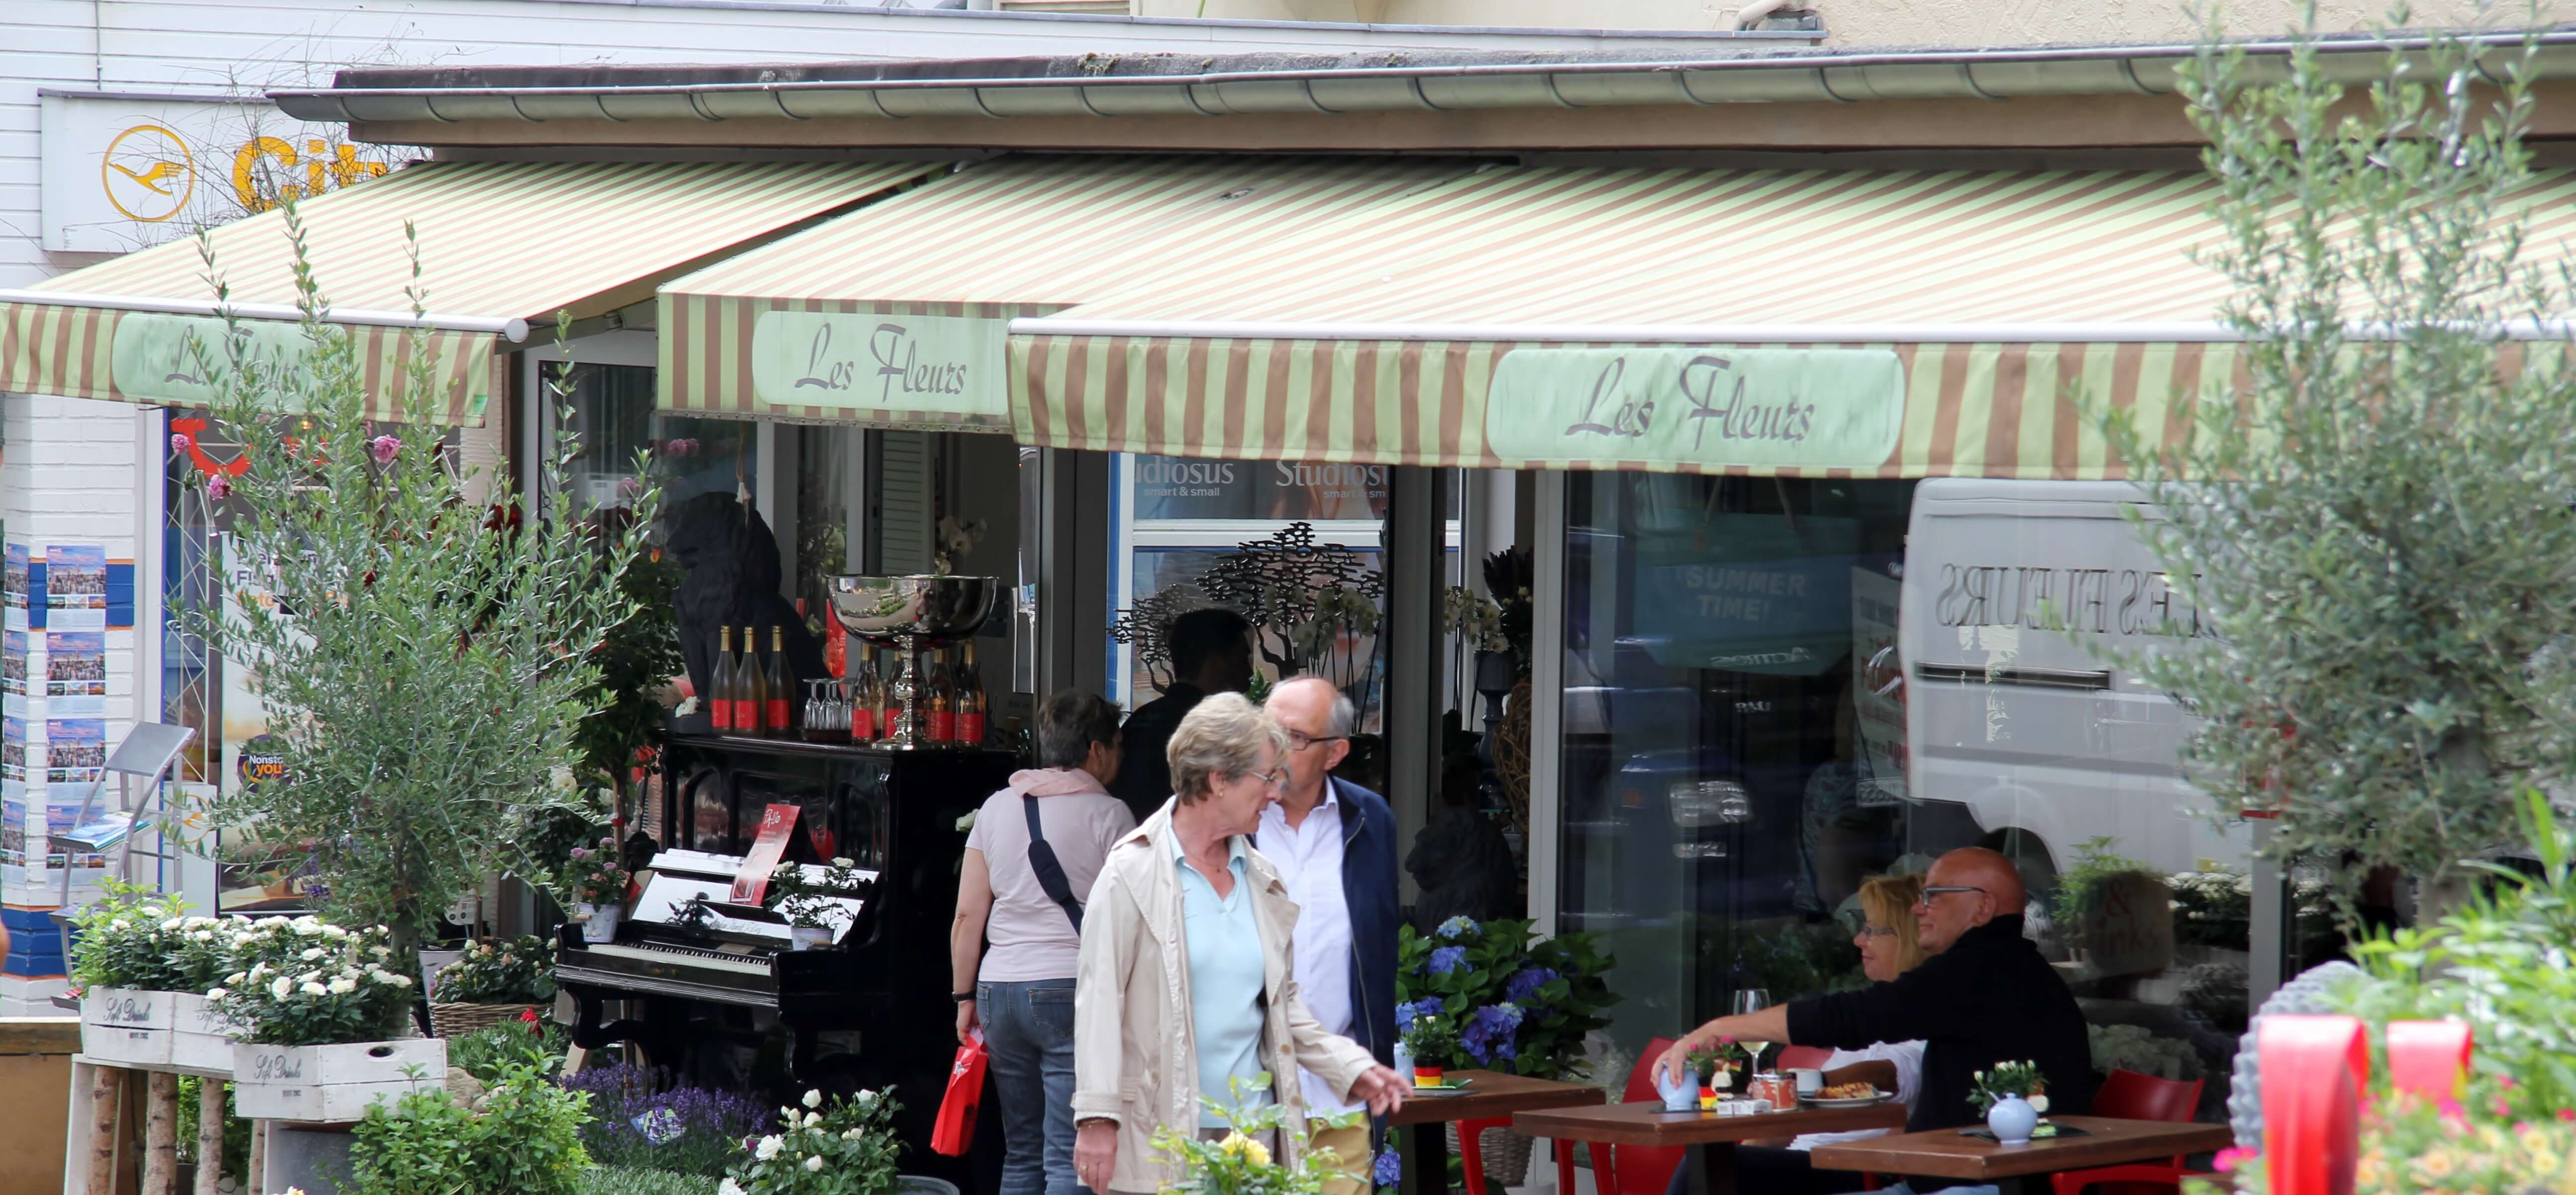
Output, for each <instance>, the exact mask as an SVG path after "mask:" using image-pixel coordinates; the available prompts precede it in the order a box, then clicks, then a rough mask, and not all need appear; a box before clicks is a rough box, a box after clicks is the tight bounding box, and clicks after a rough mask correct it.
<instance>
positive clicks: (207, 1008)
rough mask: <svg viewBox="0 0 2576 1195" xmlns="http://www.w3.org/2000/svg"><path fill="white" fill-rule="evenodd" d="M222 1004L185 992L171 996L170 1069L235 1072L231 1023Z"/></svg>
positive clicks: (223, 1073) (208, 1072) (215, 1072)
mask: <svg viewBox="0 0 2576 1195" xmlns="http://www.w3.org/2000/svg"><path fill="white" fill-rule="evenodd" d="M219 1007H220V1006H219V1005H214V1004H209V1003H207V1002H206V998H205V997H203V996H192V995H189V994H188V993H186V992H173V993H171V994H170V1066H171V1069H173V1070H183V1071H194V1072H198V1073H203V1074H217V1075H229V1074H231V1073H233V1038H232V1033H231V1032H230V1030H231V1028H232V1026H231V1023H230V1022H228V1021H226V1020H224V1016H223V1014H222V1013H221V1012H219V1011H217V1010H218V1008H219Z"/></svg>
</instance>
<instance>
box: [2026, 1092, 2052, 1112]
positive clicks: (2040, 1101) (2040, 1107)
mask: <svg viewBox="0 0 2576 1195" xmlns="http://www.w3.org/2000/svg"><path fill="white" fill-rule="evenodd" d="M2030 1110H2031V1111H2033V1112H2046V1111H2048V1097H2047V1096H2044V1095H2038V1094H2033V1095H2032V1096H2031V1097H2030Z"/></svg>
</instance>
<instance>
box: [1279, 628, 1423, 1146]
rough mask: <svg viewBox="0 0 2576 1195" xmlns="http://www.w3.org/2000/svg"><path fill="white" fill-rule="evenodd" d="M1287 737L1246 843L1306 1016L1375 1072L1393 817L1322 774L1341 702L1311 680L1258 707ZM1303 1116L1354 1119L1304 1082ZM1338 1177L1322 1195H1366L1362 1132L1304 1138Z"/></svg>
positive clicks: (1336, 737)
mask: <svg viewBox="0 0 2576 1195" xmlns="http://www.w3.org/2000/svg"><path fill="white" fill-rule="evenodd" d="M1262 710H1263V712H1265V713H1267V714H1269V715H1270V718H1271V720H1272V721H1274V722H1277V723H1278V724H1279V725H1280V728H1281V729H1284V730H1286V731H1287V732H1288V756H1287V761H1286V765H1285V766H1286V767H1287V769H1288V779H1287V787H1286V791H1285V792H1284V793H1282V794H1281V796H1280V799H1279V801H1278V803H1276V804H1273V805H1271V806H1270V807H1269V808H1267V809H1264V810H1262V812H1261V830H1260V832H1259V834H1258V835H1257V836H1255V838H1254V840H1253V846H1254V847H1255V848H1257V849H1258V850H1260V852H1261V855H1262V857H1263V858H1265V859H1268V860H1270V861H1271V862H1272V863H1273V864H1276V865H1277V866H1278V868H1279V872H1280V876H1281V878H1282V879H1283V880H1285V881H1286V882H1287V885H1288V898H1289V899H1290V900H1293V901H1295V902H1296V903H1297V908H1298V914H1297V935H1296V939H1295V941H1294V943H1293V949H1292V956H1293V960H1294V965H1295V969H1296V971H1295V973H1296V976H1297V986H1298V989H1299V990H1300V991H1301V992H1302V993H1303V994H1304V995H1305V998H1306V1010H1307V1011H1308V1012H1310V1013H1313V1014H1314V1017H1315V1020H1316V1021H1317V1022H1319V1023H1321V1024H1322V1025H1323V1027H1324V1028H1325V1029H1326V1030H1328V1031H1330V1032H1333V1033H1339V1034H1342V1035H1344V1036H1347V1037H1349V1038H1351V1039H1352V1040H1354V1041H1356V1042H1358V1043H1360V1044H1361V1045H1363V1046H1366V1047H1368V1050H1369V1052H1370V1053H1371V1054H1374V1055H1376V1056H1377V1060H1378V1061H1379V1062H1380V1063H1384V1064H1387V1065H1393V1063H1394V1060H1395V927H1396V921H1397V918H1398V916H1399V915H1400V914H1399V909H1398V905H1397V894H1396V879H1395V814H1394V813H1393V812H1392V811H1390V810H1389V809H1388V808H1387V804H1386V798H1384V797H1381V796H1379V795H1377V794H1376V793H1373V792H1370V791H1369V790H1367V789H1365V788H1362V787H1360V786H1359V785H1356V784H1352V783H1351V782H1349V781H1347V780H1343V779H1341V778H1340V777H1338V776H1335V775H1333V774H1332V771H1333V767H1334V766H1335V765H1337V764H1339V763H1341V762H1342V758H1343V757H1344V756H1346V755H1349V754H1350V750H1351V744H1350V737H1351V722H1352V719H1353V717H1354V716H1355V714H1354V711H1353V709H1352V706H1351V699H1350V698H1348V697H1345V696H1343V695H1342V692H1341V690H1339V689H1336V688H1334V687H1333V684H1332V682H1330V681H1327V680H1325V679H1323V678H1321V677H1314V676H1301V677H1297V678H1295V679H1293V680H1288V681H1283V682H1281V683H1280V684H1279V686H1278V687H1277V688H1274V689H1272V690H1271V691H1270V697H1269V700H1267V701H1266V702H1264V703H1263V705H1262ZM1298 1078H1299V1081H1300V1083H1301V1084H1302V1085H1303V1087H1304V1090H1305V1095H1306V1109H1307V1111H1308V1112H1310V1113H1312V1114H1313V1115H1316V1116H1325V1115H1329V1114H1333V1113H1338V1112H1348V1111H1352V1110H1355V1109H1357V1108H1358V1107H1359V1105H1357V1104H1354V1103H1350V1102H1348V1101H1345V1100H1339V1099H1335V1098H1334V1097H1333V1091H1332V1087H1331V1085H1329V1084H1327V1083H1326V1082H1324V1080H1322V1079H1320V1078H1317V1077H1316V1076H1315V1075H1314V1074H1313V1073H1312V1072H1301V1073H1300V1074H1299V1076H1298ZM1313 1134H1314V1135H1313V1141H1314V1144H1315V1145H1317V1146H1319V1147H1320V1146H1331V1147H1332V1148H1333V1150H1334V1152H1335V1153H1337V1154H1339V1155H1340V1156H1341V1160H1342V1165H1343V1168H1344V1169H1345V1170H1347V1171H1349V1175H1348V1176H1347V1177H1346V1178H1344V1179H1342V1180H1340V1181H1339V1182H1338V1183H1336V1184H1327V1185H1326V1187H1325V1190H1326V1191H1328V1192H1331V1193H1332V1195H1359V1193H1360V1192H1364V1191H1365V1190H1367V1182H1368V1174H1369V1167H1370V1163H1371V1160H1372V1157H1373V1153H1374V1151H1373V1150H1372V1149H1371V1148H1370V1140H1369V1131H1368V1130H1367V1129H1365V1128H1350V1129H1329V1128H1324V1127H1322V1126H1320V1125H1318V1126H1315V1127H1314V1129H1313Z"/></svg>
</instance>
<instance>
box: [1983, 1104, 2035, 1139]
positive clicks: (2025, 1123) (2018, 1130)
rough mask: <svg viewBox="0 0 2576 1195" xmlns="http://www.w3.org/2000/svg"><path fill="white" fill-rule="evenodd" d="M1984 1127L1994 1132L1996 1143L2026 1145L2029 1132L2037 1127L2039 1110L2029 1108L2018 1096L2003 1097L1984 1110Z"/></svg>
mask: <svg viewBox="0 0 2576 1195" xmlns="http://www.w3.org/2000/svg"><path fill="white" fill-rule="evenodd" d="M1986 1127H1987V1128H1988V1129H1990V1130H1992V1131H1993V1132H1994V1135H1995V1140H1996V1141H1998V1142H2001V1143H2003V1144H2005V1145H2028V1144H2030V1131H2031V1130H2032V1129H2035V1128H2038V1127H2039V1109H2037V1108H2033V1107H2031V1106H2030V1101H2029V1100H2026V1099H2023V1098H2021V1097H2020V1096H2017V1095H2008V1096H2005V1097H2004V1098H2002V1099H1999V1100H1996V1101H1995V1106H1994V1107H1992V1108H1988V1109H1987V1110H1986Z"/></svg>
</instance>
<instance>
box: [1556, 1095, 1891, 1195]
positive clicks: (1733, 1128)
mask: <svg viewBox="0 0 2576 1195" xmlns="http://www.w3.org/2000/svg"><path fill="white" fill-rule="evenodd" d="M1512 1127H1513V1128H1514V1129H1517V1130H1519V1131H1520V1132H1522V1133H1526V1134H1528V1135H1530V1136H1532V1137H1553V1138H1556V1139H1558V1140H1560V1141H1597V1142H1601V1143H1603V1144H1606V1145H1663V1146H1672V1145H1696V1146H1699V1147H1701V1148H1698V1149H1694V1150H1692V1151H1691V1152H1690V1154H1689V1157H1688V1160H1686V1161H1684V1162H1683V1163H1682V1169H1683V1173H1685V1174H1687V1175H1689V1176H1690V1177H1689V1186H1688V1189H1689V1190H1690V1191H1691V1192H1692V1195H1733V1192H1734V1191H1735V1145H1736V1143H1737V1142H1739V1141H1754V1140H1761V1139H1763V1138H1769V1137H1795V1136H1797V1135H1799V1134H1801V1133H1845V1132H1851V1131H1853V1130H1856V1129H1901V1128H1904V1127H1905V1105H1903V1104H1900V1103H1897V1102H1896V1101H1894V1100H1889V1101H1888V1102H1886V1103H1882V1104H1871V1105H1868V1106H1866V1107H1860V1108H1797V1109H1793V1110H1791V1111H1787V1112H1763V1113H1759V1114H1756V1115H1751V1116H1720V1115H1718V1114H1717V1113H1715V1112H1698V1111H1692V1112H1667V1111H1665V1110H1664V1105H1663V1101H1661V1100H1647V1101H1643V1102H1640V1103H1634V1104H1610V1105H1607V1106H1603V1107H1591V1108H1550V1109H1547V1110H1545V1111H1539V1112H1523V1113H1520V1114H1518V1115H1516V1116H1514V1117H1512ZM1596 1177H1597V1176H1596ZM1852 1186H1853V1188H1854V1189H1855V1190H1857V1189H1858V1188H1859V1186H1860V1183H1859V1182H1858V1181H1857V1180H1855V1181H1854V1182H1853V1183H1852Z"/></svg>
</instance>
